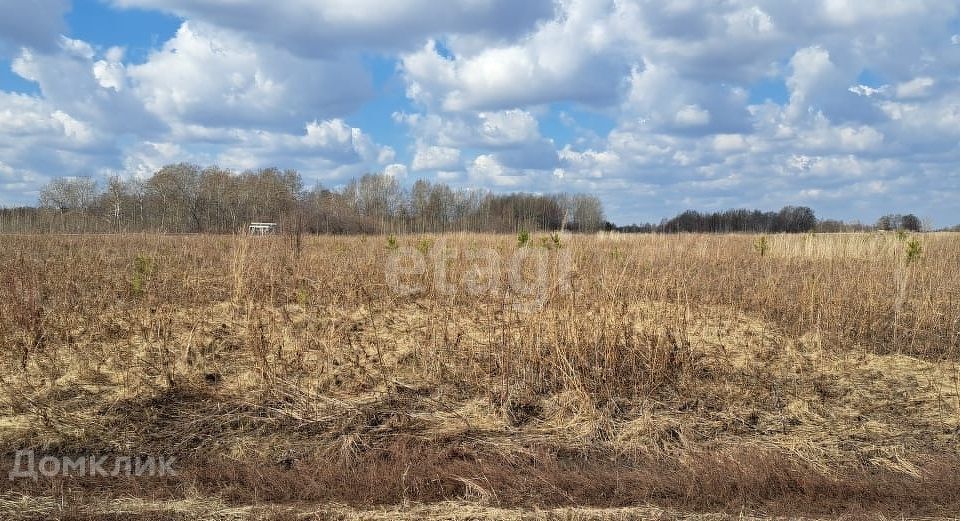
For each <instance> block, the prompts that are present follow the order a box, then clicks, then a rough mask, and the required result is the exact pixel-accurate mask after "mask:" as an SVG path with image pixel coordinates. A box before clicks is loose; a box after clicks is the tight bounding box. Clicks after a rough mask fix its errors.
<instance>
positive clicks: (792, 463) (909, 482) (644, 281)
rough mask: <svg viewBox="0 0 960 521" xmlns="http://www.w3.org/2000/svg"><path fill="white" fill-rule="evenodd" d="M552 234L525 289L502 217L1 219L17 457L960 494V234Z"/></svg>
mask: <svg viewBox="0 0 960 521" xmlns="http://www.w3.org/2000/svg"><path fill="white" fill-rule="evenodd" d="M540 239H541V237H533V238H532V240H531V241H530V243H529V244H528V245H527V246H526V247H525V248H527V249H529V250H531V251H535V252H538V254H540V253H542V254H543V255H544V256H545V258H546V259H548V262H547V264H546V265H545V266H546V267H545V268H544V269H545V270H546V275H547V276H546V277H545V280H546V281H547V284H546V285H545V286H544V287H543V289H542V290H534V291H533V292H532V293H529V294H523V295H518V292H517V291H516V290H515V288H513V286H511V280H512V279H511V278H510V275H509V273H508V272H507V270H505V269H501V270H499V271H498V272H497V273H496V275H495V276H493V277H492V278H491V277H489V276H488V274H485V273H484V270H483V269H482V267H483V266H482V263H479V267H478V260H477V259H478V258H479V257H478V252H480V253H482V252H489V251H496V252H498V256H499V258H500V259H501V267H502V266H503V265H505V264H506V263H507V262H508V260H509V259H511V258H512V256H513V255H515V254H516V252H517V250H518V245H517V239H516V238H515V237H509V236H492V235H471V234H463V235H451V236H446V237H441V236H407V237H400V238H398V241H397V242H398V244H396V245H392V244H391V243H389V242H388V241H387V239H386V238H380V237H309V238H303V239H302V241H301V240H299V239H294V238H287V237H265V238H252V237H228V236H155V235H125V236H70V237H58V236H3V237H0V342H2V345H3V347H4V350H5V351H6V354H7V356H5V357H4V358H3V360H2V362H0V380H2V383H3V391H2V392H0V418H2V419H0V449H2V451H4V452H5V453H6V454H7V455H8V456H9V455H12V453H13V452H14V451H15V450H16V449H18V448H23V447H35V448H37V449H38V450H39V449H42V450H45V451H47V452H52V453H57V454H82V453H87V452H90V451H104V452H110V453H118V454H124V453H130V452H137V453H171V454H176V455H179V456H180V457H181V458H182V459H183V461H185V462H188V463H189V467H188V469H186V471H185V476H184V477H183V478H182V479H181V480H180V481H177V482H173V483H171V482H156V483H155V482H150V483H147V484H142V483H122V484H118V483H117V482H115V481H114V482H110V481H107V482H98V483H96V484H95V485H96V486H104V487H106V490H108V492H107V494H111V492H109V490H113V491H114V492H112V494H116V495H124V494H127V495H129V494H131V493H132V494H134V495H140V496H143V497H151V498H176V497H180V496H182V495H183V494H184V491H185V490H190V491H192V492H190V493H192V494H201V495H213V496H217V497H220V498H226V499H227V500H229V501H236V502H244V501H246V502H250V501H261V500H271V501H287V500H294V499H298V498H299V499H314V500H330V499H334V500H340V501H348V502H359V503H369V502H380V503H402V502H404V501H434V500H444V499H451V498H460V499H469V500H471V501H478V502H481V503H483V502H486V503H497V504H503V505H515V504H593V505H625V504H636V503H643V502H651V501H653V502H659V503H662V504H670V505H676V506H679V507H681V508H696V509H717V508H720V509H725V508H742V507H744V506H745V505H746V506H751V507H754V508H761V507H762V508H771V509H773V510H774V511H776V510H777V509H778V508H781V509H790V508H799V509H806V510H807V511H811V510H812V511H830V510H832V509H836V508H845V506H846V507H849V505H850V504H851V502H854V503H857V504H860V505H864V504H866V505H875V506H877V508H886V509H896V508H897V506H898V505H901V506H903V507H904V508H908V509H912V510H916V511H918V512H935V511H937V508H939V507H938V505H941V506H942V505H948V504H951V505H956V504H957V501H958V498H957V497H955V495H956V494H955V493H950V492H948V491H949V490H950V487H952V486H953V485H954V484H955V483H954V481H952V480H951V478H950V476H951V475H952V474H951V473H952V472H954V471H955V470H956V469H958V468H960V465H958V464H957V462H956V457H955V456H956V455H955V451H952V450H951V449H950V447H951V446H953V445H951V444H952V443H955V436H956V433H957V432H960V430H958V429H960V392H958V389H957V386H958V383H957V376H958V374H957V371H956V358H957V354H958V347H960V255H958V254H960V235H956V234H924V235H922V236H919V237H917V240H919V244H920V245H921V248H922V254H921V255H920V256H919V257H917V256H915V255H914V256H913V257H909V256H908V255H907V240H904V239H903V238H899V237H896V236H894V235H890V234H851V235H796V236H772V237H768V238H767V239H768V251H766V252H765V254H764V255H763V256H761V255H759V254H758V252H757V251H756V249H755V248H754V244H755V242H756V241H757V239H758V237H755V236H748V235H727V236H716V235H678V236H657V235H638V236H618V235H612V236H611V235H598V236H577V235H567V236H564V237H562V239H561V241H560V243H561V245H560V248H559V249H558V248H557V243H556V242H555V241H554V240H553V239H551V238H549V237H546V236H545V237H543V238H542V239H543V240H542V241H541V240H540ZM442 247H446V248H447V249H446V250H444V251H445V253H443V252H441V248H442ZM397 248H407V250H404V251H422V252H424V253H425V254H426V257H425V258H426V259H427V262H426V266H427V269H426V270H425V271H424V272H423V273H421V274H414V275H404V276H403V279H404V283H405V284H407V285H409V286H419V287H421V288H422V291H419V292H414V293H401V292H397V291H396V290H395V288H392V287H391V286H390V284H388V277H387V276H386V273H385V271H386V270H387V267H388V266H390V262H391V261H390V259H391V256H394V255H396V254H397V251H398V249H397ZM437 259H444V260H443V261H442V262H441V264H442V266H443V273H444V276H443V283H442V284H440V283H437V277H438V275H437V270H438V268H437V266H438V264H437V263H438V262H440V261H437ZM561 259H569V265H567V264H563V263H562V262H560V260H561ZM565 266H568V268H569V269H565ZM522 268H523V270H524V273H525V277H526V278H525V279H524V280H527V281H531V280H534V278H533V277H535V275H537V273H535V270H534V264H531V263H527V264H523V265H522ZM484 277H486V278H484ZM513 282H516V281H513ZM514 286H515V284H514ZM478 287H481V288H487V290H486V291H478V290H477V289H476V288H478ZM518 303H519V304H522V305H518ZM908 437H912V438H908ZM951 440H954V441H951ZM610 475H616V476H619V477H617V478H616V479H612V480H611V479H608V477H609V476H610ZM58 486H63V483H41V484H40V485H37V484H32V483H27V484H24V483H5V484H3V485H0V487H2V488H3V489H5V490H7V491H8V492H22V493H31V494H37V493H41V492H43V493H45V491H49V490H51V489H50V488H49V487H58ZM70 486H71V487H74V488H75V495H78V497H86V496H85V495H89V494H93V489H94V488H95V486H94V485H93V484H90V483H72V484H71V485H70ZM38 487H39V488H38ZM44 487H48V488H44ZM936 498H939V499H936ZM764 505H765V506H764ZM778 505H779V506H778Z"/></svg>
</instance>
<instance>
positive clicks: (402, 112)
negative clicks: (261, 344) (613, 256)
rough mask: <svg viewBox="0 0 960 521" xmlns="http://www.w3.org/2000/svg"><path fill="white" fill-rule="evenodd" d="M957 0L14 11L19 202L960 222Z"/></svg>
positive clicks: (9, 87) (548, 1) (2, 110)
mask: <svg viewBox="0 0 960 521" xmlns="http://www.w3.org/2000/svg"><path fill="white" fill-rule="evenodd" d="M958 70H960V6H958V5H957V3H956V2H955V1H946V0H909V1H908V0H891V1H890V2H884V3H883V4H881V5H872V3H866V2H860V1H854V0H812V1H810V2H802V3H801V2H782V1H772V0H771V1H746V0H726V1H723V2H713V1H698V0H685V1H682V2H669V3H664V2H659V1H653V0H632V1H631V0H620V1H613V0H527V1H525V2H522V3H518V2H515V1H511V0H489V1H487V2H476V1H472V0H450V1H448V2H444V3H436V2H433V1H432V0H394V1H391V2H384V1H379V0H288V1H285V2H282V3H265V2H261V1H259V0H233V1H231V2H222V1H214V0H75V1H72V2H71V1H70V0H37V1H34V2H27V3H24V2H18V1H14V0H0V205H6V206H10V205H17V204H32V203H33V202H34V201H35V200H36V197H37V194H38V191H39V189H40V188H41V187H42V186H43V185H44V184H45V183H47V182H49V180H50V179H52V178H54V177H57V176H76V175H90V176H93V177H95V178H97V179H101V180H102V179H106V177H108V176H110V175H121V176H124V177H128V178H136V177H144V176H147V175H149V174H150V173H151V172H153V171H155V170H156V169H157V168H159V167H160V166H162V165H163V164H166V163H170V162H180V161H190V162H195V163H199V164H203V165H206V164H218V165H220V166H223V167H227V168H231V169H234V170H237V171H240V170H244V169H249V168H260V167H266V166H274V165H275V166H279V167H281V168H295V169H297V170H299V171H300V172H301V174H302V175H303V177H304V179H305V181H306V183H307V184H308V185H313V184H323V185H325V186H333V187H335V186H338V185H340V184H343V183H344V182H345V181H346V180H348V179H350V178H351V177H353V176H357V175H360V174H363V173H365V172H386V173H388V174H390V175H394V176H397V177H398V178H399V179H401V180H402V182H404V183H412V182H413V181H414V180H416V179H418V178H427V179H431V180H442V181H444V182H447V183H450V184H451V185H454V186H461V187H479V188H486V189H490V190H495V191H532V192H557V191H566V192H580V193H594V194H596V195H598V196H600V197H601V199H602V200H603V201H604V203H605V206H606V209H607V213H608V216H609V217H610V218H611V219H612V220H614V221H616V222H619V223H629V222H634V221H637V222H639V221H657V220H659V219H660V218H661V217H664V216H670V215H673V214H675V213H678V212H680V211H683V210H685V209H688V208H695V209H703V210H717V209H726V208H732V207H757V208H763V209H776V208H779V207H780V206H783V205H787V204H800V205H808V206H811V207H813V208H814V209H815V210H816V211H817V213H818V215H820V216H821V217H833V218H844V219H859V220H863V221H873V220H874V219H876V218H877V217H878V216H879V215H881V214H883V213H887V212H901V213H906V212H913V213H917V214H918V215H920V216H922V217H924V218H928V219H929V220H930V221H931V222H932V223H933V224H935V225H950V224H956V223H960V211H958V208H960V205H957V204H956V203H955V201H956V200H957V198H958V196H960V168H958V166H960V88H958V85H960V73H958V72H957V71H958Z"/></svg>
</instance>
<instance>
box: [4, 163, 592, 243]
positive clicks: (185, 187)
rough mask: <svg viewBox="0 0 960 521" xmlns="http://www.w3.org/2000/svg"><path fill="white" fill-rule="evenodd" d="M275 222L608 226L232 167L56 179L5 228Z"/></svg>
mask: <svg viewBox="0 0 960 521" xmlns="http://www.w3.org/2000/svg"><path fill="white" fill-rule="evenodd" d="M251 222H275V223H277V224H278V225H279V226H280V228H281V229H283V230H285V231H289V232H292V231H294V230H297V229H299V230H301V231H303V232H305V233H328V234H345V233H430V232H449V231H471V232H498V233H514V232H516V231H518V230H528V231H541V230H560V229H566V230H571V231H584V232H591V231H596V230H599V229H601V228H602V227H603V224H604V222H605V221H604V214H603V206H602V205H601V203H600V200H599V199H597V198H596V197H593V196H587V195H568V194H552V195H533V194H507V195H500V194H493V193H491V192H489V191H486V190H476V189H466V190H464V189H455V188H451V187H450V186H448V185H446V184H443V183H431V182H429V181H424V180H420V181H417V182H416V183H414V184H413V186H412V187H409V188H405V187H403V186H402V185H401V184H400V183H399V181H397V180H396V179H394V178H393V177H390V176H387V175H384V174H367V175H364V176H363V177H360V178H359V179H354V180H352V181H350V182H349V183H347V184H346V185H345V186H343V187H342V188H340V189H328V188H324V187H322V186H316V187H313V188H310V189H304V187H303V181H302V179H301V177H300V175H299V174H298V173H297V172H296V171H293V170H283V171H281V170H279V169H276V168H267V169H262V170H257V171H246V172H242V173H235V172H232V171H230V170H226V169H222V168H218V167H208V168H201V167H199V166H197V165H191V164H177V165H169V166H165V167H163V168H161V169H160V170H159V171H157V172H156V173H155V174H153V175H152V176H151V177H149V178H147V179H130V180H125V179H121V178H119V177H113V178H110V179H109V180H108V181H107V183H106V184H105V186H103V187H102V188H100V187H98V186H97V183H96V182H94V181H93V180H92V179H89V178H59V179H55V180H54V181H52V182H51V183H50V184H48V185H47V186H46V187H44V189H43V190H42V191H41V194H40V198H39V205H38V206H37V207H25V208H14V209H3V210H0V232H2V233H31V232H54V233H110V232H140V231H150V232H165V233H235V232H238V231H241V230H244V229H245V228H246V226H247V225H248V224H249V223H251Z"/></svg>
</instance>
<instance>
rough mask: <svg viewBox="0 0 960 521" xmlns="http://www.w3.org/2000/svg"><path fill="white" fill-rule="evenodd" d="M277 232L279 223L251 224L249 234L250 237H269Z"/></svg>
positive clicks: (248, 228)
mask: <svg viewBox="0 0 960 521" xmlns="http://www.w3.org/2000/svg"><path fill="white" fill-rule="evenodd" d="M276 231H277V223H250V226H248V227H247V232H248V233H249V234H250V235H269V234H272V233H274V232H276Z"/></svg>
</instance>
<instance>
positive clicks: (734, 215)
mask: <svg viewBox="0 0 960 521" xmlns="http://www.w3.org/2000/svg"><path fill="white" fill-rule="evenodd" d="M606 229H607V230H615V231H620V232H623V233H738V232H739V233H803V232H813V231H817V232H824V233H839V232H865V231H874V230H883V231H893V230H906V231H916V232H918V231H921V230H922V229H923V224H922V223H921V221H920V219H919V218H918V217H917V216H915V215H913V214H907V215H899V214H890V215H885V216H883V217H881V218H880V219H879V220H878V221H877V223H876V224H875V225H872V226H871V225H867V224H861V223H859V222H844V221H839V220H834V219H824V220H819V219H817V216H816V214H815V213H814V211H813V210H812V209H810V208H808V207H806V206H785V207H783V208H782V209H781V210H780V211H779V212H764V211H760V210H746V209H737V210H726V211H722V212H698V211H695V210H687V211H685V212H683V213H681V214H679V215H677V216H676V217H673V218H670V219H664V220H662V221H661V222H660V224H652V223H648V224H631V225H627V226H616V225H614V224H612V223H607V224H606Z"/></svg>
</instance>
